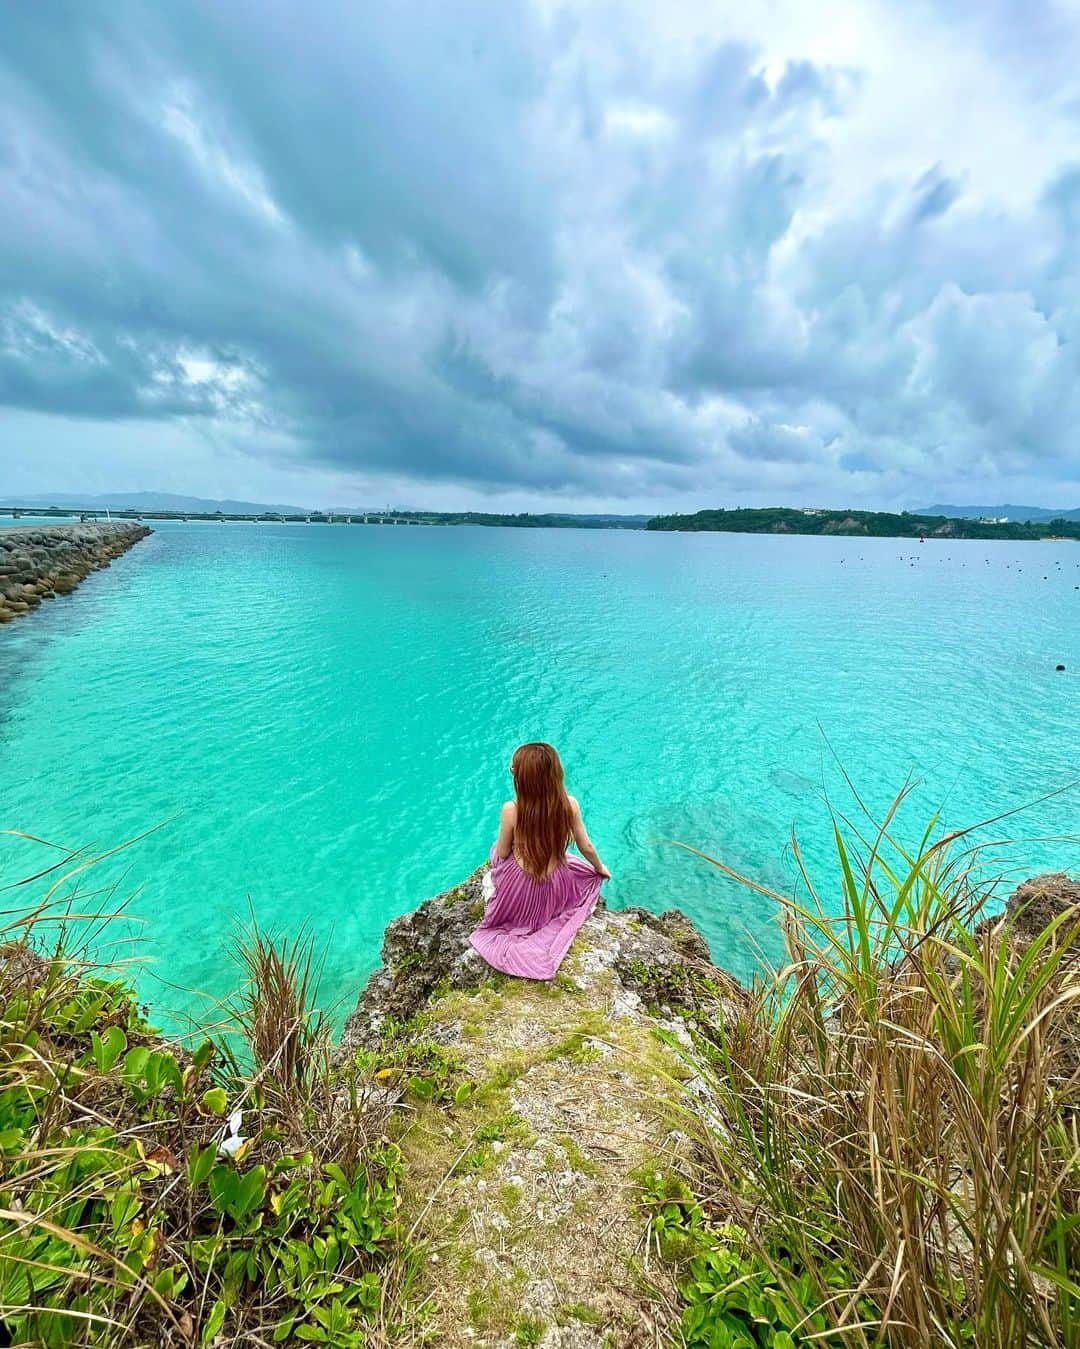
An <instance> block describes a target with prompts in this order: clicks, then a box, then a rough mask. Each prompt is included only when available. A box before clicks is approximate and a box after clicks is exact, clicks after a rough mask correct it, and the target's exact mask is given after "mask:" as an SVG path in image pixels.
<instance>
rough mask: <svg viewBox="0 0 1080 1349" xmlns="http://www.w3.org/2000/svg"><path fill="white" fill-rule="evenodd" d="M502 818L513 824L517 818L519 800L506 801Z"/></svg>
mask: <svg viewBox="0 0 1080 1349" xmlns="http://www.w3.org/2000/svg"><path fill="white" fill-rule="evenodd" d="M502 818H503V820H505V821H506V822H507V823H508V824H513V823H514V821H515V820H516V819H517V802H516V801H504V802H503V806H502Z"/></svg>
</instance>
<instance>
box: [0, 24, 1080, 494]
mask: <svg viewBox="0 0 1080 1349" xmlns="http://www.w3.org/2000/svg"><path fill="white" fill-rule="evenodd" d="M999 9H1000V13H998V14H997V15H996V17H995V16H994V15H991V16H990V17H989V18H987V19H986V20H985V22H984V23H983V24H982V25H981V26H980V27H979V29H978V32H977V34H976V36H977V38H978V41H979V43H980V44H981V47H980V50H983V51H985V52H988V53H989V55H987V56H985V58H984V59H985V60H986V61H988V62H990V63H991V64H990V65H988V66H987V69H988V70H989V71H991V72H993V71H994V70H995V69H996V67H995V66H994V65H993V64H992V63H993V62H994V61H995V60H999V59H1000V51H999V49H998V47H997V46H996V45H995V44H996V41H997V38H998V36H999V35H1000V33H1001V31H1003V30H1004V29H1005V28H1007V27H1008V26H1009V25H1010V24H1012V23H1013V22H1014V20H1015V15H1014V13H1013V11H1012V10H1011V9H1010V8H1009V7H1008V6H1005V5H1002V6H1000V7H999ZM930 12H931V7H929V6H927V13H930ZM617 18H618V19H619V20H620V21H619V22H616V19H617ZM995 24H996V26H995ZM1033 27H1034V29H1035V30H1036V31H1034V34H1031V33H1029V34H1028V35H1027V36H1026V37H1025V44H1027V45H1025V48H1024V52H1025V60H1028V59H1030V58H1031V56H1032V53H1031V51H1030V44H1031V43H1032V42H1035V43H1038V42H1039V41H1040V40H1045V41H1051V40H1052V41H1053V42H1054V43H1056V44H1057V45H1058V47H1060V46H1061V45H1062V44H1063V43H1065V44H1066V45H1067V44H1068V43H1069V42H1073V43H1074V42H1075V37H1076V29H1075V25H1071V26H1070V25H1067V24H1066V25H1064V26H1063V25H1062V22H1061V21H1060V20H1059V18H1058V16H1050V15H1048V14H1047V15H1042V16H1041V17H1040V22H1039V24H1037V25H1034V26H1033ZM1040 33H1042V34H1043V38H1041V39H1040V37H1039V34H1040ZM672 44H673V45H671V46H670V47H665V46H663V44H660V43H658V42H657V41H656V37H655V34H654V33H652V32H651V31H650V29H649V26H648V23H647V22H646V21H645V19H644V18H642V16H641V14H639V13H638V12H637V11H635V10H633V9H632V8H626V9H622V8H621V7H620V9H619V10H618V11H611V12H610V14H609V15H608V16H607V18H606V19H605V17H604V15H603V12H602V11H601V12H600V18H599V19H597V18H596V17H595V15H594V16H593V18H592V19H591V20H590V19H589V18H588V16H587V13H586V10H585V9H584V8H582V9H581V10H576V9H548V10H541V9H537V8H534V7H532V6H530V5H526V4H524V3H520V4H519V3H516V0H508V2H507V3H503V4H498V5H493V4H489V3H484V4H480V3H465V4H458V5H455V6H448V5H445V4H442V3H434V2H433V0H429V3H418V4H415V5H410V6H381V7H360V6H354V5H345V4H341V5H337V4H324V5H316V6H310V7H308V8H307V9H305V10H303V11H301V10H300V9H298V8H296V7H295V6H292V5H286V4H284V3H274V4H267V3H265V0H263V2H262V3H258V4H256V3H254V2H253V0H230V2H229V3H227V4H221V3H201V4H200V3H187V4H182V5H181V4H178V3H177V4H165V5H156V6H151V5H144V4H134V3H129V4H125V3H119V4H113V5H110V6H108V7H105V6H93V5H86V4H82V3H72V4H70V5H62V4H60V3H43V4H40V5H34V6H29V5H26V6H11V7H9V9H8V10H7V11H6V13H5V31H4V35H3V44H2V48H0V105H2V107H3V110H4V118H3V122H2V124H0V195H2V199H3V202H4V207H3V210H2V212H0V405H4V406H7V407H8V408H13V409H22V410H30V411H37V412H45V413H55V414H63V415H64V416H65V417H69V418H75V419H78V418H84V419H92V420H95V421H106V422H108V421H114V422H117V423H119V422H122V421H125V420H131V419H144V420H145V419H150V420H156V421H158V422H161V423H166V422H168V423H180V422H182V423H184V424H206V425H208V426H212V427H213V428H214V434H215V436H216V437H217V438H218V439H219V440H221V441H222V442H225V443H230V444H233V445H235V446H237V447H240V448H241V449H243V450H244V452H245V453H248V454H251V455H253V456H254V457H255V458H258V457H260V456H262V457H263V458H264V459H266V460H269V459H271V458H273V457H274V456H286V457H288V458H289V460H290V462H293V463H295V462H298V461H299V462H306V463H310V464H313V465H323V466H329V467H331V468H333V469H336V470H341V471H352V470H362V471H364V472H366V473H369V474H370V473H375V474H378V473H386V474H394V475H397V476H398V477H399V478H401V477H404V478H408V479H412V480H415V481H418V482H423V481H430V482H457V483H469V484H476V485H478V486H481V487H502V486H507V487H511V486H512V487H520V488H524V489H529V490H532V491H536V492H538V493H565V494H570V495H573V494H587V495H589V494H591V495H597V494H600V495H608V496H612V497H618V496H625V497H629V496H645V495H648V494H649V493H650V492H651V491H662V492H690V491H695V490H696V491H699V492H700V493H701V494H702V495H704V496H707V497H715V496H717V495H723V493H724V492H725V491H735V492H740V491H744V490H747V489H748V488H750V487H751V486H752V485H753V484H754V483H755V482H758V481H764V482H772V481H776V482H783V483H785V484H786V485H788V486H789V487H790V489H791V490H792V491H797V490H800V484H801V485H802V486H803V487H805V488H806V489H807V490H810V489H813V490H814V491H816V492H818V494H819V495H820V493H822V492H825V493H826V494H828V493H829V492H830V491H831V492H839V493H840V494H841V495H850V494H851V492H852V491H855V492H857V493H858V494H861V495H863V496H865V495H867V494H869V493H873V492H874V491H877V492H878V493H879V495H882V496H888V497H892V498H895V497H896V496H897V494H910V493H912V492H914V493H916V495H918V494H920V493H922V492H923V490H924V487H923V485H924V484H925V485H926V488H925V490H927V491H929V488H930V484H932V483H933V482H934V481H935V475H937V480H940V475H941V471H942V468H943V467H944V468H945V469H947V470H948V472H949V473H951V474H954V475H963V473H964V472H965V471H966V466H968V465H971V464H973V463H978V464H980V465H983V466H984V465H985V464H986V463H987V462H989V463H991V464H993V465H996V466H998V467H999V468H1000V469H1001V471H1002V472H1009V473H1017V474H1021V475H1025V474H1026V475H1027V476H1028V477H1029V478H1032V479H1038V478H1039V477H1040V476H1045V477H1046V479H1047V481H1055V482H1061V481H1063V480H1068V479H1070V478H1071V477H1073V476H1075V474H1076V473H1077V471H1078V470H1077V464H1076V455H1075V452H1074V450H1073V431H1072V428H1073V426H1075V424H1076V423H1077V419H1078V418H1080V394H1078V386H1080V379H1078V376H1080V370H1078V367H1077V356H1076V352H1077V351H1078V350H1080V345H1078V342H1080V282H1078V280H1077V278H1078V275H1080V273H1078V267H1077V262H1078V259H1077V245H1076V242H1075V240H1076V238H1077V231H1076V221H1077V215H1078V209H1080V208H1078V206H1077V202H1078V201H1080V191H1078V189H1077V186H1076V184H1077V182H1078V181H1080V179H1078V172H1080V171H1078V170H1077V169H1076V168H1075V167H1073V166H1071V165H1070V164H1069V163H1068V161H1067V157H1066V156H1064V155H1062V156H1059V158H1060V161H1061V162H1060V163H1058V164H1055V165H1051V169H1052V171H1050V172H1048V173H1047V174H1046V175H1045V178H1046V181H1044V182H1043V183H1042V184H1041V187H1040V189H1039V191H1037V192H1031V191H1029V192H1027V194H1026V195H1025V194H1023V193H1016V194H1014V195H1013V196H1011V197H1007V198H1004V199H1001V200H996V201H989V200H987V199H986V189H985V182H983V183H982V187H981V189H980V183H979V181H975V182H973V181H972V179H971V176H970V175H969V173H968V171H967V160H968V159H971V158H973V157H975V158H977V154H976V152H975V151H972V150H970V144H969V141H971V142H972V143H974V142H973V141H972V138H969V139H968V140H965V139H964V138H963V137H962V136H961V137H960V142H961V143H959V144H958V148H957V151H956V154H955V156H954V158H955V161H956V162H955V163H954V162H952V159H951V157H950V156H949V155H943V154H942V152H941V146H940V144H938V141H939V140H940V137H937V136H935V137H931V139H932V140H933V142H934V149H933V152H931V151H930V149H929V146H928V150H927V158H926V159H925V160H924V161H923V162H922V163H917V162H915V160H914V157H913V156H912V155H911V154H908V155H907V159H905V161H904V162H903V163H902V164H897V165H893V164H883V163H880V162H876V161H875V160H874V158H873V156H872V155H869V154H867V155H864V157H863V159H862V160H861V161H858V160H855V159H853V158H852V157H851V156H852V152H851V151H850V150H849V149H848V148H847V147H849V146H850V144H851V143H852V136H853V134H854V133H856V132H859V131H860V129H861V128H864V127H865V125H866V124H867V122H868V120H869V118H870V116H871V113H870V109H871V107H872V106H873V104H872V99H871V94H872V93H873V91H874V89H875V88H876V87H877V86H876V85H875V83H874V81H875V79H877V80H880V78H881V77H880V74H875V73H874V72H870V73H869V74H868V73H867V72H866V71H864V70H862V69H860V68H859V66H858V62H857V61H854V62H852V61H851V60H850V59H845V60H844V61H836V62H833V63H823V62H822V61H812V60H809V59H807V58H806V57H805V56H801V55H799V56H788V57H785V59H784V60H782V61H780V62H779V63H777V62H773V63H772V64H771V65H770V64H769V63H768V62H767V61H766V59H765V56H764V54H763V51H762V50H761V48H760V45H759V44H756V43H755V41H753V40H750V39H749V38H745V37H744V38H739V39H734V38H732V39H728V38H724V37H722V36H721V37H720V38H719V39H713V40H705V39H704V38H701V37H699V38H698V39H697V40H695V41H694V42H692V43H689V44H685V43H678V42H675V40H674V38H673V39H672ZM980 59H983V58H980ZM1055 68H1057V67H1055ZM1062 68H1063V67H1062ZM944 78H945V77H944V76H943V79H944ZM987 78H988V79H989V78H990V77H989V75H988V76H987ZM1010 78H1011V79H1014V82H1015V83H1017V84H1018V85H1022V86H1023V87H1024V88H1025V89H1027V87H1028V86H1027V83H1026V82H1025V80H1024V79H1023V77H1022V72H1021V73H1016V72H1010ZM1064 78H1065V77H1064V76H1062V79H1064ZM1058 92H1059V94H1060V98H1059V99H1058V102H1059V103H1060V104H1061V106H1062V107H1064V106H1065V105H1066V104H1067V102H1068V97H1067V96H1068V95H1069V89H1068V88H1066V87H1065V85H1064V84H1063V85H1062V86H1061V88H1060V89H1059V91H1058ZM1074 92H1075V91H1074ZM971 93H972V98H973V100H974V102H975V103H976V104H978V101H979V99H980V97H983V96H984V94H985V96H986V97H989V93H990V91H989V90H986V91H983V90H980V89H973V90H972V91H971ZM1024 96H1025V97H1026V96H1027V95H1026V94H1025V95H1024ZM1042 96H1043V95H1040V97H1042ZM886 130H887V131H888V130H889V129H888V128H886ZM987 130H988V134H993V128H992V127H990V128H988V129H987ZM958 134H959V133H958ZM976 149H977V146H976ZM969 151H970V153H969ZM905 153H906V152H905ZM1003 153H1004V152H1003ZM845 155H847V156H848V157H847V158H846V159H845V158H844V156H845ZM909 160H910V161H911V162H910V163H909V162H908V161H909ZM977 168H978V165H976V170H977ZM1002 168H1003V171H1007V170H1008V168H1009V165H1008V164H1006V163H1003V164H1002ZM976 177H977V174H976ZM780 470H782V471H783V473H784V474H794V475H795V476H793V477H783V478H775V477H770V476H769V475H770V474H774V473H775V472H777V471H780Z"/></svg>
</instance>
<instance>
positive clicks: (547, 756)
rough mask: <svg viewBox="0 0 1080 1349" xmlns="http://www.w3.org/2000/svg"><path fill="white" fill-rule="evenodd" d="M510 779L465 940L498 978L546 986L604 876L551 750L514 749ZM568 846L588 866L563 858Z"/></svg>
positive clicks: (539, 744)
mask: <svg viewBox="0 0 1080 1349" xmlns="http://www.w3.org/2000/svg"><path fill="white" fill-rule="evenodd" d="M510 772H511V774H512V776H513V779H514V793H515V800H513V801H507V802H506V804H505V805H504V806H503V808H502V818H501V820H500V822H499V837H498V838H497V839H496V840H495V846H494V847H493V848H492V850H491V880H492V882H493V883H494V894H493V895H492V897H491V900H490V902H489V904H488V906H487V911H486V912H485V914H484V919H483V922H482V923H481V924H480V926H479V927H478V928H477V929H476V931H475V932H474V933H473V934H472V935H471V937H470V938H469V940H470V941H471V942H472V944H473V946H474V947H475V948H476V950H477V951H479V952H480V954H481V955H482V956H483V957H484V959H485V960H486V961H487V963H488V964H489V965H493V966H494V967H495V969H497V970H502V971H503V972H504V973H505V974H516V975H520V976H521V977H522V978H524V979H551V978H553V977H554V975H555V973H556V971H557V970H558V968H559V966H560V964H561V963H562V958H563V956H564V955H566V952H567V951H568V950H569V948H570V943H571V942H572V941H573V940H574V936H575V934H576V933H577V930H578V928H580V927H581V925H582V923H584V921H585V919H586V918H588V916H589V914H590V913H592V911H593V909H594V908H595V906H596V901H597V898H598V897H599V894H600V886H601V884H602V883H603V882H604V881H606V880H610V879H611V872H610V871H608V869H607V867H605V866H604V864H603V862H601V861H600V858H599V856H598V855H597V851H596V849H595V848H594V847H593V845H592V842H591V840H590V838H589V835H588V834H587V833H586V832H585V823H584V821H583V820H582V818H581V808H580V806H579V805H578V803H577V801H575V800H574V798H573V797H572V796H569V795H568V794H567V791H566V788H565V786H564V785H563V766H562V763H561V761H560V759H559V756H558V753H557V752H556V750H555V749H554V747H553V746H551V745H548V744H545V743H544V742H543V741H539V740H537V741H532V742H530V743H529V744H527V745H521V746H519V747H518V748H517V749H516V750H515V751H514V757H513V759H512V760H511V761H510ZM571 838H573V840H574V842H575V843H576V844H577V846H578V849H579V851H580V852H581V854H582V856H584V857H585V858H587V859H588V861H587V862H583V861H582V860H581V858H580V857H571V856H568V855H567V851H566V850H567V847H568V846H569V844H570V840H571ZM485 880H486V878H485Z"/></svg>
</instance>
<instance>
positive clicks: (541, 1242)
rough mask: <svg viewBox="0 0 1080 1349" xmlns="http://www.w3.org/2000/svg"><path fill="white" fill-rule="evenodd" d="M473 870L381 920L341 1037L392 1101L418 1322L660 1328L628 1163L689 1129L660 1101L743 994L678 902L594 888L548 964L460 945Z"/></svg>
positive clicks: (666, 1328)
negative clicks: (559, 954) (530, 973)
mask: <svg viewBox="0 0 1080 1349" xmlns="http://www.w3.org/2000/svg"><path fill="white" fill-rule="evenodd" d="M485 871H486V867H483V868H481V869H480V870H478V871H476V872H474V873H473V874H472V875H471V876H470V877H469V878H468V879H467V880H466V881H464V882H463V883H462V884H461V885H458V886H455V887H454V888H453V889H452V890H447V891H446V892H445V893H443V894H441V895H437V896H435V898H434V899H429V900H427V901H426V902H425V903H423V904H421V905H420V907H419V908H418V909H416V910H414V911H413V912H412V913H407V914H404V915H403V916H402V917H400V918H398V919H396V920H395V921H394V922H392V923H391V924H390V926H389V927H388V928H387V930H386V935H385V939H384V942H383V951H382V956H383V964H382V966H381V968H379V969H378V970H377V971H376V972H375V973H374V974H373V975H372V976H371V979H370V980H369V982H368V985H367V987H366V988H365V990H364V992H363V993H362V994H361V996H360V1000H359V1003H358V1004H357V1008H356V1010H355V1012H354V1013H353V1014H352V1016H351V1017H350V1018H349V1020H348V1022H347V1023H346V1026H345V1030H344V1035H343V1040H342V1046H341V1050H340V1051H339V1052H341V1053H342V1054H349V1055H358V1056H360V1058H361V1059H362V1060H365V1061H367V1062H368V1063H369V1064H370V1065H371V1067H372V1068H374V1069H375V1080H376V1082H377V1083H381V1084H384V1089H385V1091H386V1092H387V1095H388V1097H390V1098H393V1099H395V1100H396V1101H397V1102H398V1103H399V1108H398V1109H397V1110H396V1112H395V1114H394V1116H393V1119H394V1120H395V1121H396V1124H392V1125H390V1126H388V1129H389V1131H390V1132H391V1133H392V1134H393V1136H395V1137H397V1138H398V1139H399V1142H400V1146H401V1148H402V1152H403V1154H404V1157H405V1161H406V1168H407V1172H408V1174H409V1177H410V1189H409V1195H408V1196H407V1198H406V1202H405V1205H404V1208H403V1212H402V1221H403V1222H404V1223H406V1224H407V1225H408V1226H409V1227H410V1228H411V1230H412V1231H413V1232H414V1233H415V1234H416V1236H417V1238H418V1239H419V1240H420V1241H421V1243H422V1244H423V1246H424V1248H425V1249H426V1250H429V1251H430V1252H431V1255H430V1257H429V1260H428V1262H427V1263H426V1265H425V1266H424V1268H423V1270H422V1271H420V1272H419V1273H418V1276H417V1278H418V1283H417V1289H416V1295H417V1297H418V1299H419V1300H420V1301H421V1302H422V1303H423V1305H424V1307H425V1332H426V1334H427V1335H428V1337H429V1342H430V1343H432V1344H438V1345H440V1346H444V1349H466V1346H470V1347H472V1349H476V1347H477V1346H488V1347H489V1349H512V1347H513V1346H514V1345H518V1344H537V1345H540V1346H542V1349H605V1346H610V1345H616V1344H617V1345H620V1346H625V1349H648V1346H653V1345H656V1344H658V1343H669V1342H672V1337H673V1335H674V1334H675V1329H674V1320H675V1318H676V1316H677V1307H678V1301H677V1298H676V1296H675V1289H674V1285H673V1281H672V1280H673V1276H672V1272H671V1270H670V1269H669V1268H668V1267H667V1266H666V1265H663V1264H662V1263H661V1262H652V1263H651V1264H650V1262H649V1241H650V1237H649V1227H648V1223H649V1214H648V1211H647V1208H646V1207H645V1206H644V1205H643V1201H642V1195H643V1190H642V1185H643V1183H644V1182H643V1177H646V1176H652V1175H654V1174H659V1173H664V1174H666V1173H667V1172H668V1169H669V1165H670V1164H674V1160H675V1159H676V1158H678V1157H681V1156H683V1155H684V1153H685V1152H686V1151H687V1149H688V1147H689V1143H688V1139H687V1136H686V1135H685V1134H684V1133H683V1132H681V1130H680V1128H679V1127H678V1121H679V1119H680V1118H681V1116H679V1112H678V1109H677V1108H673V1107H672V1105H671V1104H670V1102H671V1099H672V1097H673V1096H679V1094H680V1092H679V1089H678V1087H677V1085H676V1084H679V1083H681V1084H683V1085H684V1086H685V1088H686V1090H687V1091H689V1092H691V1093H693V1094H694V1096H695V1098H696V1096H697V1095H698V1093H699V1088H702V1089H703V1084H702V1082H701V1079H700V1078H699V1077H697V1076H696V1067H695V1065H694V1063H693V1060H692V1059H691V1058H690V1057H688V1051H689V1049H690V1046H691V1030H692V1027H693V1026H694V1025H695V1024H698V1025H699V1026H700V1027H702V1028H703V1029H704V1028H705V1027H706V1026H707V1025H713V1024H718V1023H719V1022H720V1021H721V1020H722V1019H724V1018H725V1017H727V1016H728V1015H730V1013H731V1010H732V1009H733V1005H735V1004H740V1005H742V1004H743V1003H744V1001H745V997H746V995H745V993H744V992H743V990H742V989H741V988H740V987H739V985H738V984H737V983H736V982H735V981H734V980H733V979H731V978H730V976H728V975H726V974H724V973H723V972H722V971H720V970H718V969H717V968H716V967H715V966H714V965H712V963H711V962H710V960H709V951H708V947H707V945H706V943H705V940H704V938H703V937H702V936H701V934H700V933H699V932H698V931H697V929H696V928H695V927H694V926H693V924H692V923H691V922H690V920H689V919H687V918H686V917H684V915H683V914H681V913H679V912H678V911H677V910H670V911H669V912H667V913H664V914H660V915H657V914H653V913H648V912H646V911H645V910H644V909H621V910H612V909H608V908H606V907H604V906H603V905H602V904H601V905H600V906H598V908H597V909H596V910H595V912H594V913H593V914H592V915H591V917H590V918H589V919H588V921H587V922H586V923H585V924H584V925H583V927H582V928H581V931H580V932H579V933H578V935H577V937H576V938H575V940H574V944H573V946H572V947H571V948H570V952H569V954H568V955H567V957H566V959H565V960H564V961H563V964H562V966H561V968H560V970H559V973H558V974H557V975H556V977H555V978H554V979H553V980H551V981H550V982H547V983H541V982H535V981H532V980H528V979H512V978H509V977H507V976H506V975H502V974H498V973H496V972H495V971H493V970H492V969H491V968H490V967H489V966H487V965H486V964H485V963H484V962H483V961H482V960H481V959H480V957H479V956H478V955H477V954H476V953H475V952H474V951H473V949H472V947H471V946H470V945H469V933H470V932H471V931H472V929H473V928H474V927H475V926H476V924H477V922H478V921H479V919H480V916H481V914H482V913H483V910H484V892H483V881H484V873H485ZM417 1073H422V1074H425V1075H426V1077H422V1078H420V1079H419V1080H418V1078H417V1076H416V1074H417ZM432 1082H433V1083H434V1085H433V1086H432V1085H429V1084H431V1083H432ZM417 1087H420V1088H423V1091H422V1092H421V1093H420V1094H419V1096H418V1094H417V1090H416V1088H417ZM433 1096H434V1097H441V1100H442V1104H441V1105H440V1104H437V1102H436V1100H435V1099H433ZM643 1266H648V1269H647V1272H646V1271H645V1270H644V1268H643Z"/></svg>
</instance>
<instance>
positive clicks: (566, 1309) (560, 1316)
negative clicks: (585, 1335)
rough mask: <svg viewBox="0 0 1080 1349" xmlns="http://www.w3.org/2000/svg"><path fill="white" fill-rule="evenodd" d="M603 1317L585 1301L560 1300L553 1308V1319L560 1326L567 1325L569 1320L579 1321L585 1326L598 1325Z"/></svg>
mask: <svg viewBox="0 0 1080 1349" xmlns="http://www.w3.org/2000/svg"><path fill="white" fill-rule="evenodd" d="M603 1319H604V1318H603V1316H602V1315H601V1313H600V1312H598V1311H597V1310H596V1309H595V1307H590V1306H589V1305H588V1303H585V1302H560V1303H559V1305H558V1307H557V1308H556V1309H555V1320H556V1321H557V1322H558V1323H559V1325H560V1326H565V1325H569V1324H570V1322H571V1321H580V1322H582V1324H584V1325H587V1326H598V1325H599V1324H600V1323H601V1322H602V1321H603Z"/></svg>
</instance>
